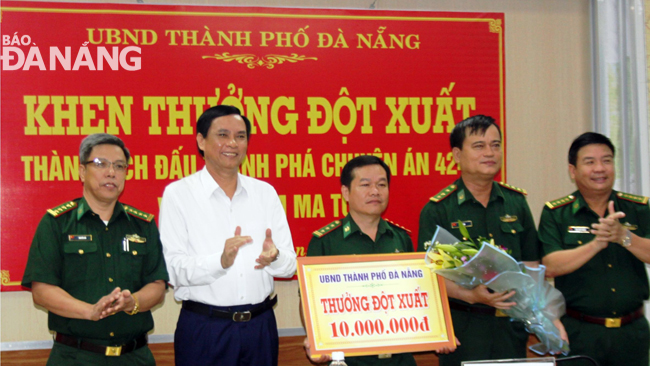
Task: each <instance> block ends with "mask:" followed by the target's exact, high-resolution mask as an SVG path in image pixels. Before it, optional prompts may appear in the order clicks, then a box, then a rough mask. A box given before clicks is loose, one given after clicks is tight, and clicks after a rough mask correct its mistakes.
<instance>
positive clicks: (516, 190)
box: [499, 182, 528, 196]
mask: <svg viewBox="0 0 650 366" xmlns="http://www.w3.org/2000/svg"><path fill="white" fill-rule="evenodd" d="M499 185H500V186H501V187H503V188H508V189H509V190H511V191H515V192H519V193H521V194H523V195H524V196H527V195H528V192H526V190H525V189H523V188H518V187H515V186H511V185H510V184H508V183H504V182H499Z"/></svg>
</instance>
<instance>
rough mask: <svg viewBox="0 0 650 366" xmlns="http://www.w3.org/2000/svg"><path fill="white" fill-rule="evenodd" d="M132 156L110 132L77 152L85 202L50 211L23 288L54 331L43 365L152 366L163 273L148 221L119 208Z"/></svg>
mask: <svg viewBox="0 0 650 366" xmlns="http://www.w3.org/2000/svg"><path fill="white" fill-rule="evenodd" d="M129 156H130V155H129V150H128V149H127V148H126V147H125V146H124V143H123V142H122V140H120V139H119V138H117V137H115V136H111V135H108V134H103V133H102V134H95V135H90V136H88V137H86V138H85V139H84V140H83V141H82V142H81V147H80V148H79V161H80V164H79V179H80V180H81V182H82V183H83V197H82V198H79V199H75V200H72V201H69V202H66V203H64V204H62V205H59V206H57V207H54V208H51V209H49V210H47V212H48V213H47V214H46V215H45V216H44V217H43V219H42V220H41V222H40V224H39V225H38V228H37V229H36V234H35V235H34V240H33V242H32V246H31V249H30V251H29V259H28V262H27V268H26V269H25V275H24V276H23V281H22V285H23V286H25V287H29V288H31V289H32V296H33V298H34V303H36V304H37V305H41V306H43V307H44V308H45V309H47V310H48V326H49V328H50V330H52V331H55V332H56V334H55V337H54V346H53V348H52V352H51V353H50V357H49V359H48V362H47V365H66V366H67V365H89V366H91V365H92V366H94V365H155V364H156V363H155V361H154V358H153V355H152V354H151V351H150V350H149V348H148V347H147V332H148V331H150V330H151V329H153V317H152V316H151V311H149V310H150V309H151V308H152V307H154V306H155V305H157V304H159V303H161V302H162V301H163V298H164V293H165V288H166V286H167V280H168V276H167V271H166V269H165V262H164V259H163V254H162V247H161V245H160V239H159V234H158V229H157V228H156V223H155V222H154V221H152V220H153V215H151V214H148V213H145V212H142V211H139V210H136V209H135V208H133V207H131V206H127V205H124V204H122V203H120V202H118V198H119V196H120V194H121V193H122V190H123V189H124V182H125V180H126V173H127V168H128V161H129Z"/></svg>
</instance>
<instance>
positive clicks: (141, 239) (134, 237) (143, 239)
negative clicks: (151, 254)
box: [126, 234, 147, 243]
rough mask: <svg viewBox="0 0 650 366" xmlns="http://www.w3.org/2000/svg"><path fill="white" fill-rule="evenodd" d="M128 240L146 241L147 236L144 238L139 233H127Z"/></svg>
mask: <svg viewBox="0 0 650 366" xmlns="http://www.w3.org/2000/svg"><path fill="white" fill-rule="evenodd" d="M126 240H128V241H130V242H132V243H145V242H146V241H147V238H144V237H142V236H140V235H138V234H126Z"/></svg>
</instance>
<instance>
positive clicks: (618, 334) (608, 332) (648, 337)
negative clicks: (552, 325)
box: [562, 316, 650, 366]
mask: <svg viewBox="0 0 650 366" xmlns="http://www.w3.org/2000/svg"><path fill="white" fill-rule="evenodd" d="M562 324H564V328H566V331H567V334H568V335H569V347H570V348H571V351H570V352H569V356H574V355H582V356H589V357H591V358H593V359H594V360H596V361H597V362H598V365H599V366H647V365H648V351H649V348H650V331H649V330H648V321H647V320H646V318H645V317H642V318H639V319H637V320H635V321H633V322H632V323H629V324H626V325H624V326H622V327H620V328H607V327H605V326H603V325H599V324H592V323H587V322H584V321H580V320H578V319H574V318H571V317H569V316H564V317H563V318H562ZM581 362H582V361H581ZM565 364H567V366H568V365H570V366H574V365H575V366H582V365H592V363H585V362H582V363H580V362H578V361H571V362H565Z"/></svg>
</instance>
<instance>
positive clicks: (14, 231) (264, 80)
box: [1, 1, 505, 291]
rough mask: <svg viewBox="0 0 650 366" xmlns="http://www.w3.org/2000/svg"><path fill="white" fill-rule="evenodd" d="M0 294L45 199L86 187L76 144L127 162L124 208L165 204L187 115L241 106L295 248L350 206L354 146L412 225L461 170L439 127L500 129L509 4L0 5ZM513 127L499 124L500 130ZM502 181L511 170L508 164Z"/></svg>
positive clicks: (186, 157) (59, 199) (17, 270)
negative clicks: (480, 119)
mask: <svg viewBox="0 0 650 366" xmlns="http://www.w3.org/2000/svg"><path fill="white" fill-rule="evenodd" d="M1 10H2V34H1V36H2V64H1V67H2V75H1V76H2V81H1V82H2V105H1V109H2V111H1V117H2V168H1V169H2V171H1V179H2V234H1V235H2V238H1V239H2V253H1V254H2V263H1V270H2V290H3V291H7V290H20V289H21V288H20V280H21V278H22V275H23V271H24V268H25V263H26V260H27V253H28V249H29V245H30V243H31V239H32V236H33V233H34V230H35V229H36V226H37V224H38V221H39V220H40V218H41V217H42V215H43V214H44V213H45V211H46V209H48V208H51V207H54V206H56V205H58V204H60V203H63V202H66V201H67V200H70V199H73V198H76V197H79V196H80V195H81V192H82V187H81V184H80V183H79V181H78V176H77V170H78V165H79V159H78V156H77V155H78V147H79V142H80V141H81V139H82V137H84V136H86V135H88V134H91V133H96V132H107V133H111V134H115V135H117V136H119V137H121V138H122V139H123V140H124V141H125V142H126V144H127V146H128V147H129V148H130V150H131V152H132V154H133V155H134V157H133V161H132V164H131V165H130V167H129V173H128V182H127V186H126V189H125V192H124V194H123V195H122V197H121V201H123V202H126V203H129V204H132V205H134V206H135V207H137V208H139V209H141V210H144V211H147V212H151V213H154V214H157V213H158V206H159V199H160V197H161V195H162V192H163V189H164V187H165V186H166V185H167V184H169V183H170V182H172V181H173V180H176V179H180V178H182V177H184V176H187V175H189V174H191V173H193V172H194V171H196V170H197V169H201V168H202V167H203V162H202V161H201V158H200V157H199V156H198V155H197V153H196V142H195V134H196V132H195V128H194V125H195V122H196V119H197V117H198V116H199V115H200V113H201V112H202V111H203V110H205V109H207V108H208V107H209V106H212V105H216V104H231V105H235V106H238V107H239V108H240V109H241V110H242V111H243V113H245V114H246V115H247V116H248V117H249V118H250V119H251V120H252V122H253V131H252V135H251V140H250V145H249V151H248V159H247V161H246V163H245V164H244V166H243V168H242V172H243V173H244V174H247V175H250V176H253V177H256V178H259V179H262V180H265V181H268V182H269V183H271V184H272V185H273V186H275V188H276V189H277V191H278V193H279V194H280V195H281V198H282V199H283V201H284V203H285V208H286V212H287V216H288V218H289V224H290V226H291V229H292V233H293V238H294V244H295V247H296V251H297V253H298V255H305V253H306V250H307V244H308V243H309V240H310V236H311V233H312V232H313V231H314V230H316V229H318V228H320V227H322V226H324V225H326V224H327V223H329V222H330V221H332V220H334V219H336V218H340V217H342V216H343V215H345V214H346V207H345V206H344V204H343V202H342V200H341V192H340V183H339V174H340V170H341V168H342V167H343V165H344V164H345V162H346V161H347V160H349V159H350V158H352V157H354V156H355V155H357V154H376V155H377V156H380V157H381V158H383V159H384V160H385V161H386V162H387V163H388V164H389V165H390V167H391V170H392V184H391V197H390V201H391V203H390V205H389V209H388V211H387V213H386V214H385V216H386V217H387V218H389V219H392V220H393V221H396V222H398V223H399V224H401V225H403V226H405V227H407V228H409V229H411V230H412V231H413V236H412V237H413V239H414V241H415V240H416V237H417V224H418V215H419V212H420V210H421V208H422V207H423V206H424V204H425V203H426V202H427V200H428V198H429V197H430V196H431V195H433V194H435V193H437V192H438V191H439V190H440V189H442V188H443V187H445V186H446V185H448V184H450V183H451V182H452V181H453V180H455V179H456V177H457V176H458V170H457V167H456V166H455V164H454V163H453V160H452V158H451V153H450V148H449V143H448V138H449V132H450V131H451V129H452V128H453V126H454V125H455V123H457V122H459V121H461V120H462V119H464V118H466V117H468V116H470V115H473V114H478V113H482V114H487V115H491V116H493V117H495V119H496V120H497V121H498V123H499V124H500V125H501V127H502V129H504V127H505V115H504V111H505V100H504V95H505V94H504V93H505V76H504V70H505V68H504V19H503V14H486V13H480V14H479V13H439V12H404V11H367V10H323V9H277V8H250V7H247V8H225V7H199V6H191V7H190V6H187V7H182V6H149V5H146V6H145V5H113V4H110V5H109V4H68V3H43V2H12V1H3V2H2V7H1ZM504 130H505V129H504ZM503 176H505V175H503Z"/></svg>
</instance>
